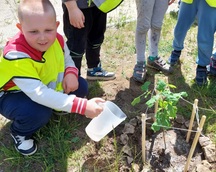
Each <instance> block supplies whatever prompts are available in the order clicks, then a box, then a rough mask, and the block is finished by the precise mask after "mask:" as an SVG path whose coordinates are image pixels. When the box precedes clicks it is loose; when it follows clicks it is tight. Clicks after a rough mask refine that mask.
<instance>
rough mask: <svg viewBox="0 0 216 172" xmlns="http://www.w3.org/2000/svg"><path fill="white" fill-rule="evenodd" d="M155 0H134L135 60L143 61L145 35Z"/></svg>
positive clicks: (149, 25)
mask: <svg viewBox="0 0 216 172" xmlns="http://www.w3.org/2000/svg"><path fill="white" fill-rule="evenodd" d="M154 4H155V0H136V6H137V25H136V34H135V44H136V53H137V62H144V61H146V59H145V50H146V35H147V32H148V30H149V28H150V27H151V19H152V14H153V8H154Z"/></svg>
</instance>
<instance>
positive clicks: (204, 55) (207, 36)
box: [196, 1, 216, 86]
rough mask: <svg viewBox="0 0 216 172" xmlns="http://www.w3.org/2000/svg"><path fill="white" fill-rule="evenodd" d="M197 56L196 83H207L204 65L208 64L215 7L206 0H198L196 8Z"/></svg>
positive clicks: (215, 13)
mask: <svg viewBox="0 0 216 172" xmlns="http://www.w3.org/2000/svg"><path fill="white" fill-rule="evenodd" d="M197 15H198V36H197V42H198V56H197V64H198V65H197V69H196V83H197V84H198V85H200V86H202V85H204V84H206V83H207V69H206V66H207V65H209V64H210V58H211V55H212V50H213V43H214V33H215V31H216V8H212V7H210V6H209V5H208V4H207V3H206V1H200V6H199V10H198V14H197Z"/></svg>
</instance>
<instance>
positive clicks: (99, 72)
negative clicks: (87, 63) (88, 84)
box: [87, 64, 115, 81]
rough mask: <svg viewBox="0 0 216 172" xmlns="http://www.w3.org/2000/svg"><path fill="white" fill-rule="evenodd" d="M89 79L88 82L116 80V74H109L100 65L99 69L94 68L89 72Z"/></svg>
mask: <svg viewBox="0 0 216 172" xmlns="http://www.w3.org/2000/svg"><path fill="white" fill-rule="evenodd" d="M87 79H88V80H103V81H108V80H113V79H115V73H114V72H107V71H105V70H103V69H102V68H101V65H100V64H99V65H98V67H94V68H91V69H88V70H87Z"/></svg>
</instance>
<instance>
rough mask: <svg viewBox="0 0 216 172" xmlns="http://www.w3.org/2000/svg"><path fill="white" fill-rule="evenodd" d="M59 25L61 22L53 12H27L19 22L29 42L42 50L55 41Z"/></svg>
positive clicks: (19, 26) (18, 25)
mask: <svg viewBox="0 0 216 172" xmlns="http://www.w3.org/2000/svg"><path fill="white" fill-rule="evenodd" d="M58 26H59V22H56V19H55V17H54V16H53V14H52V13H46V14H45V15H44V14H25V16H24V17H23V20H22V21H21V23H18V24H17V27H18V28H19V29H20V31H21V32H22V33H23V35H24V37H25V39H26V41H27V43H28V44H29V45H30V46H31V47H33V48H34V49H36V50H38V51H41V52H44V51H46V50H47V49H48V48H49V47H50V46H51V45H52V44H53V43H54V41H55V39H56V33H57V28H58Z"/></svg>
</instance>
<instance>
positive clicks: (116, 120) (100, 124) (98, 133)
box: [85, 101, 126, 142]
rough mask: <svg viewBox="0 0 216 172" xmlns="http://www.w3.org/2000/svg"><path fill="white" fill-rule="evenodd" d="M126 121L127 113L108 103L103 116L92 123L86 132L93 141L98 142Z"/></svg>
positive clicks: (105, 105)
mask: <svg viewBox="0 0 216 172" xmlns="http://www.w3.org/2000/svg"><path fill="white" fill-rule="evenodd" d="M125 119H126V115H125V113H124V112H123V111H122V110H121V109H120V108H119V107H118V106H117V105H116V104H114V103H113V102H111V101H106V102H105V103H104V104H103V111H102V112H101V114H99V115H98V116H97V117H95V118H93V119H92V120H91V121H90V123H89V124H88V125H87V127H86V129H85V131H86V133H87V135H88V136H89V137H90V138H91V139H92V140H94V141H96V142H98V141H100V140H101V139H102V138H103V137H104V136H106V135H107V134H108V133H109V132H110V131H112V130H113V129H114V128H115V127H116V126H118V125H119V124H120V123H121V122H122V121H124V120H125Z"/></svg>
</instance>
